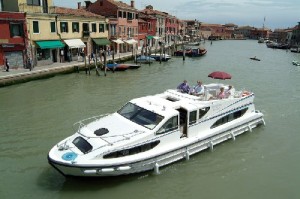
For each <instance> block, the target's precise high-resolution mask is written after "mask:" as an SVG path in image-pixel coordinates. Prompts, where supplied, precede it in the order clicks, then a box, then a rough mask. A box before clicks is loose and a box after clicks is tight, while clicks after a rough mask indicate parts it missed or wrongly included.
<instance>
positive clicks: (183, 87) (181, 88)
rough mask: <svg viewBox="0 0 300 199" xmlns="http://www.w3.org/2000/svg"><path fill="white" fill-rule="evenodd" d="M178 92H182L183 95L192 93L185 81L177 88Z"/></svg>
mask: <svg viewBox="0 0 300 199" xmlns="http://www.w3.org/2000/svg"><path fill="white" fill-rule="evenodd" d="M177 90H178V91H180V92H182V93H189V92H190V86H189V84H188V83H187V81H186V80H183V82H182V83H181V84H179V85H178V86H177Z"/></svg>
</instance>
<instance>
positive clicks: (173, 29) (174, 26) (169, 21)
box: [165, 13, 179, 45]
mask: <svg viewBox="0 0 300 199" xmlns="http://www.w3.org/2000/svg"><path fill="white" fill-rule="evenodd" d="M165 14H166V25H165V26H166V44H168V45H172V44H173V43H174V42H176V41H177V40H178V23H179V20H178V19H177V18H176V17H175V16H172V15H170V14H168V13H165Z"/></svg>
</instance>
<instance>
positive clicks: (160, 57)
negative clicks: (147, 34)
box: [150, 54, 172, 61]
mask: <svg viewBox="0 0 300 199" xmlns="http://www.w3.org/2000/svg"><path fill="white" fill-rule="evenodd" d="M150 57H152V58H154V59H155V60H156V61H160V60H161V61H168V60H169V59H171V58H172V57H171V55H168V54H161V55H160V54H151V55H150Z"/></svg>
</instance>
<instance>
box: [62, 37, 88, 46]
mask: <svg viewBox="0 0 300 199" xmlns="http://www.w3.org/2000/svg"><path fill="white" fill-rule="evenodd" d="M64 42H65V43H66V44H67V45H68V46H69V48H85V44H84V43H83V42H82V41H81V39H66V40H64Z"/></svg>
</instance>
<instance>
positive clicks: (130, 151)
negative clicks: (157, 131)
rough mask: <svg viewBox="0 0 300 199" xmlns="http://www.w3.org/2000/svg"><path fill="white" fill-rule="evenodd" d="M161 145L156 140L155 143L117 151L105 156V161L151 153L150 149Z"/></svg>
mask: <svg viewBox="0 0 300 199" xmlns="http://www.w3.org/2000/svg"><path fill="white" fill-rule="evenodd" d="M159 143H160V141H159V140H156V141H154V142H150V143H146V144H142V145H138V146H135V147H132V148H129V149H123V150H120V151H115V152H112V153H109V154H106V155H104V156H103V158H104V159H109V158H120V157H124V156H128V155H134V154H137V153H141V152H145V151H149V150H150V149H153V148H154V147H156V146H157V145H158V144H159Z"/></svg>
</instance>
